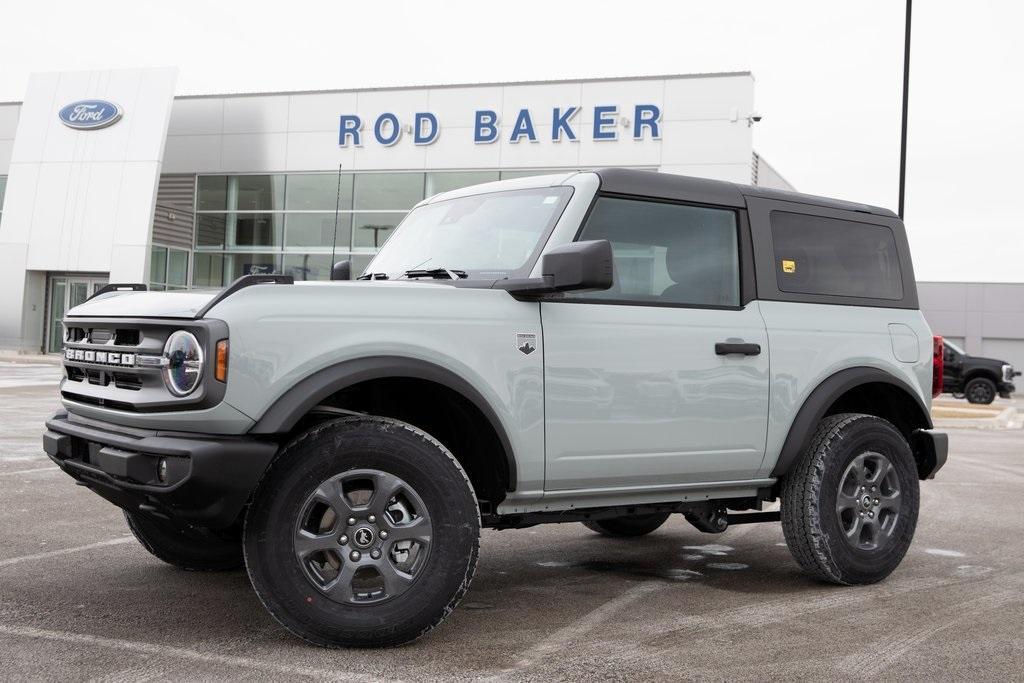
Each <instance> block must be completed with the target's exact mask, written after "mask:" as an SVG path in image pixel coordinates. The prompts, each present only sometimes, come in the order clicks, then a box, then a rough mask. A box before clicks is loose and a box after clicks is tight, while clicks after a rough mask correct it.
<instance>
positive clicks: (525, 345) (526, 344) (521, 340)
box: [516, 332, 537, 356]
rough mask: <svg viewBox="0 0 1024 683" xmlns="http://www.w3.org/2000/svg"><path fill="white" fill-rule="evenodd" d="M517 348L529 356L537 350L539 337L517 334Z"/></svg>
mask: <svg viewBox="0 0 1024 683" xmlns="http://www.w3.org/2000/svg"><path fill="white" fill-rule="evenodd" d="M516 348H517V349H519V350H520V351H522V352H523V353H525V354H526V355H527V356H529V355H530V354H531V353H533V352H534V351H536V350H537V335H535V334H523V333H522V332H519V333H516Z"/></svg>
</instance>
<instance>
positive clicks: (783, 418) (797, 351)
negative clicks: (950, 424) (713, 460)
mask: <svg viewBox="0 0 1024 683" xmlns="http://www.w3.org/2000/svg"><path fill="white" fill-rule="evenodd" d="M759 303H760V311H761V314H762V315H763V316H764V321H765V324H766V326H767V328H768V345H769V347H770V348H771V403H770V407H769V417H768V440H767V448H766V457H765V460H764V462H763V463H762V466H761V468H760V472H759V476H767V475H768V473H770V472H771V471H772V470H773V469H774V467H775V463H776V460H777V458H778V455H779V453H781V451H782V445H783V444H784V443H785V441H786V437H787V435H788V434H789V428H790V426H791V425H792V424H793V420H794V419H795V418H796V415H797V412H798V411H799V410H800V407H801V406H802V405H803V404H804V401H805V400H806V399H807V397H808V396H809V395H810V394H811V392H812V391H814V389H815V388H816V387H818V385H820V384H821V383H822V382H824V381H825V380H826V379H828V378H829V377H831V376H832V375H834V374H836V373H837V372H840V371H842V370H846V369H848V368H855V367H869V368H876V369H878V370H881V371H883V372H886V373H888V374H890V375H892V376H893V377H896V378H897V379H899V380H901V381H902V382H903V383H904V384H906V385H907V386H908V387H910V388H911V389H912V390H913V391H914V392H915V393H916V394H917V396H918V397H919V398H920V399H921V401H922V403H923V404H924V405H925V406H929V405H931V381H932V380H931V377H932V356H931V331H930V330H929V328H928V324H927V323H926V322H925V319H924V316H923V315H922V314H921V312H920V311H917V310H909V309H901V308H869V307H864V306H835V305H829V304H806V303H795V302H787V301H761V302H759ZM894 323H895V324H899V325H905V326H906V327H908V328H910V329H911V330H913V331H914V334H915V335H916V337H917V339H918V345H919V348H918V353H917V359H918V360H917V361H916V362H914V363H907V362H903V361H900V360H898V359H897V358H896V356H895V354H894V352H893V345H892V340H891V338H890V332H889V325H890V324H894Z"/></svg>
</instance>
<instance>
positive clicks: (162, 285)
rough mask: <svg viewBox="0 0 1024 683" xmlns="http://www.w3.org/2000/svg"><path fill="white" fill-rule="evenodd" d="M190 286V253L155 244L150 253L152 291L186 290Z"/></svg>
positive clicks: (150, 283) (150, 286)
mask: <svg viewBox="0 0 1024 683" xmlns="http://www.w3.org/2000/svg"><path fill="white" fill-rule="evenodd" d="M187 286H188V251H187V250H185V249H174V248H173V247H164V246H161V245H159V244H154V245H153V246H152V247H151V248H150V253H149V288H150V289H158V290H163V289H185V288H186V287H187Z"/></svg>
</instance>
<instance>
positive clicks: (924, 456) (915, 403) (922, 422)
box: [771, 367, 935, 479]
mask: <svg viewBox="0 0 1024 683" xmlns="http://www.w3.org/2000/svg"><path fill="white" fill-rule="evenodd" d="M841 412H858V413H865V414H868V415H874V416H875V417H880V418H883V419H886V420H888V421H889V422H892V423H893V424H894V425H895V426H896V428H897V429H899V430H900V432H902V433H903V435H904V436H905V437H906V438H907V441H908V442H909V443H910V445H911V448H912V450H913V451H914V458H915V460H916V461H917V464H918V470H919V472H920V473H921V478H922V479H924V478H926V476H927V475H928V473H929V472H931V471H932V470H933V469H935V468H934V463H932V462H930V460H931V459H934V454H933V453H929V448H930V444H931V441H930V439H928V438H925V437H922V436H920V434H919V432H921V430H928V429H931V428H932V426H933V425H932V419H931V414H930V413H929V411H928V408H927V406H926V405H925V403H924V401H923V400H922V399H921V396H920V395H919V394H918V393H917V392H915V391H914V390H913V389H912V388H911V387H910V386H909V385H908V384H907V383H906V382H904V381H903V380H901V379H899V378H898V377H895V376H894V375H892V374H890V373H888V372H885V371H883V370H879V369H878V368H871V367H855V368H847V369H845V370H840V371H839V372H836V373H835V374H833V375H830V376H829V377H827V378H826V379H825V380H823V381H822V382H821V383H820V384H818V386H817V387H815V388H814V390H813V391H811V393H810V394H808V396H807V398H806V399H805V400H804V403H803V405H802V406H801V407H800V410H799V411H797V414H796V417H795V418H794V419H793V423H792V424H791V425H790V427H789V432H788V433H787V434H786V440H785V441H784V442H783V445H782V450H781V451H780V453H779V458H778V461H777V462H776V463H775V467H774V468H773V469H772V473H771V476H773V477H781V476H782V475H784V474H786V472H788V471H789V469H790V467H791V466H792V465H793V463H794V462H795V461H796V460H797V458H798V457H799V456H800V454H801V453H803V452H804V451H805V450H806V449H807V446H808V444H809V443H810V440H811V438H812V436H813V435H814V431H815V429H816V426H817V424H818V423H819V422H820V421H821V420H822V419H823V418H825V417H828V416H829V415H833V414H836V413H841Z"/></svg>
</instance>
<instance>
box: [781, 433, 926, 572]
mask: <svg viewBox="0 0 1024 683" xmlns="http://www.w3.org/2000/svg"><path fill="white" fill-rule="evenodd" d="M919 495H920V494H919V488H918V475H917V466H916V465H915V463H914V456H913V454H912V453H911V450H910V446H909V444H908V443H907V440H906V439H905V438H904V436H903V434H901V433H900V432H899V430H897V429H896V428H895V427H894V426H893V425H892V424H891V423H889V422H887V421H886V420H883V419H880V418H877V417H873V416H871V415H861V414H853V413H847V414H842V415H832V416H830V417H827V418H825V419H824V420H822V421H821V423H820V424H819V426H818V430H817V432H815V434H814V437H813V438H812V439H811V443H810V446H809V447H808V448H807V450H806V451H805V452H804V454H803V455H802V456H801V458H800V459H799V460H798V461H797V462H796V463H794V465H793V468H792V469H791V470H790V471H789V472H788V473H787V474H786V476H785V479H784V480H783V482H782V530H783V533H784V535H785V538H786V544H787V545H788V546H789V549H790V552H792V553H793V557H794V558H795V559H796V561H797V562H798V563H799V565H800V566H801V567H802V568H803V570H804V571H806V572H807V573H808V574H811V575H812V576H815V577H817V578H819V579H822V580H825V581H829V582H832V583H838V584H846V585H853V584H868V583H875V582H876V581H881V580H882V579H884V578H885V577H886V576H888V575H889V574H890V573H891V572H892V571H893V570H894V569H895V568H896V567H897V566H898V565H899V563H900V561H901V560H902V559H903V556H904V555H905V554H906V552H907V549H908V548H909V547H910V543H911V541H912V540H913V537H914V529H915V527H916V526H917V514H918V506H919V503H920V499H919Z"/></svg>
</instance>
